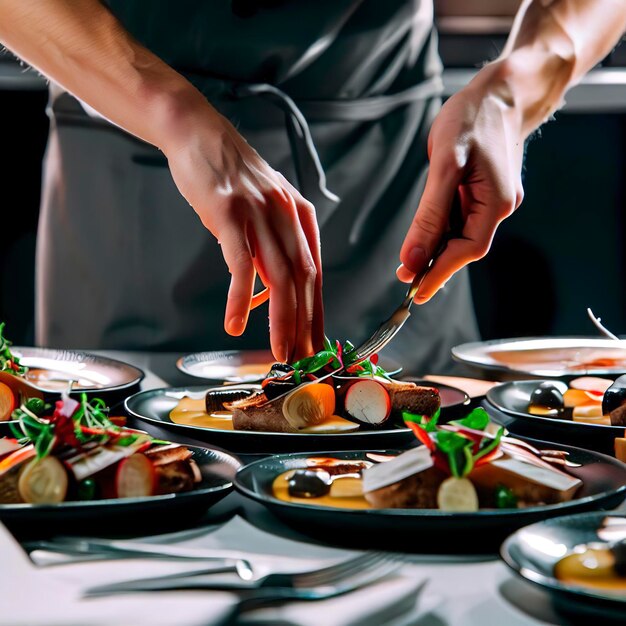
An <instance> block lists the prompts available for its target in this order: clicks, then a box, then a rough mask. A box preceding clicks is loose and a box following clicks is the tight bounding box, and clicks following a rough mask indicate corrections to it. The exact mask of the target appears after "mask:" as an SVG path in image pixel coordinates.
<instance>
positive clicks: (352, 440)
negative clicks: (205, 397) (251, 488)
mask: <svg viewBox="0 0 626 626" xmlns="http://www.w3.org/2000/svg"><path fill="white" fill-rule="evenodd" d="M416 382H419V381H416ZM423 382H424V384H425V385H427V386H429V387H435V388H437V389H439V390H440V393H441V398H442V421H445V420H446V419H451V418H452V417H456V416H457V415H458V413H459V410H460V409H462V408H463V407H466V406H467V405H468V404H469V402H470V398H469V396H468V395H467V394H466V393H465V392H463V391H461V390H460V389H455V388H454V387H449V386H447V385H439V384H433V383H428V382H426V381H423ZM241 387H244V388H246V387H247V388H254V385H236V386H233V387H231V389H236V388H241ZM211 389H217V390H219V389H223V387H206V386H192V387H176V388H164V389H151V390H148V391H141V392H139V393H136V394H135V395H133V396H130V397H129V398H127V399H126V401H125V403H124V405H125V407H126V410H127V411H128V413H129V414H130V415H132V416H134V417H136V418H137V419H140V420H144V421H146V422H150V423H152V424H156V425H157V426H162V427H164V428H168V429H171V430H175V431H178V432H181V433H186V434H187V435H189V436H190V437H193V438H194V439H199V440H201V441H208V442H210V443H212V444H214V445H217V446H221V447H224V448H226V449H228V450H236V451H238V452H243V451H254V452H281V451H282V452H284V451H294V450H347V449H363V448H371V447H378V448H379V447H389V448H398V447H403V446H406V445H410V444H411V443H413V441H415V436H414V435H413V433H412V432H411V431H410V430H409V429H408V428H404V427H402V426H397V427H393V428H388V429H384V430H361V431H356V432H349V433H335V434H311V433H272V432H261V431H248V430H221V429H215V428H202V427H198V426H188V425H186V424H175V423H174V422H172V421H171V420H170V418H169V414H170V412H171V410H172V409H173V408H174V407H175V406H176V404H177V403H178V402H179V401H180V399H181V398H182V397H183V396H185V395H188V394H204V393H206V392H207V391H209V390H211Z"/></svg>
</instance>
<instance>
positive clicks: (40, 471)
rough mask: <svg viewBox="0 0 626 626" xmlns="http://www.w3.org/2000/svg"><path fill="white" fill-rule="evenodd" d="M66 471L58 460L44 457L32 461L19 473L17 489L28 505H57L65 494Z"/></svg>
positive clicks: (63, 498)
mask: <svg viewBox="0 0 626 626" xmlns="http://www.w3.org/2000/svg"><path fill="white" fill-rule="evenodd" d="M67 484H68V480H67V471H66V470H65V466H64V465H63V463H61V461H59V459H57V458H56V457H53V456H46V457H44V458H43V459H33V460H32V461H30V462H29V463H28V465H26V467H24V469H23V470H22V472H21V473H20V478H19V481H18V483H17V488H18V491H19V493H20V497H21V498H22V500H23V501H24V502H28V503H29V504H57V503H58V502H63V500H65V495H66V494H67Z"/></svg>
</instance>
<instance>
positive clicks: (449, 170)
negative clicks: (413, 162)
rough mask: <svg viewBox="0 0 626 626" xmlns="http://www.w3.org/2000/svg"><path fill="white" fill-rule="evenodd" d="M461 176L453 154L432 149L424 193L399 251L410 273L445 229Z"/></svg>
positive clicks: (421, 263)
mask: <svg viewBox="0 0 626 626" xmlns="http://www.w3.org/2000/svg"><path fill="white" fill-rule="evenodd" d="M461 176H462V170H461V168H460V166H459V165H458V163H457V162H456V161H455V160H454V158H453V157H448V156H443V155H439V154H438V153H437V152H436V150H435V151H434V152H433V158H432V161H431V164H430V168H429V172H428V178H427V179H426V186H425V188H424V193H423V194H422V198H421V200H420V203H419V206H418V208H417V211H416V213H415V217H414V218H413V222H412V223H411V226H410V227H409V230H408V233H407V235H406V238H405V240H404V243H403V244H402V249H401V251H400V260H401V261H402V264H403V265H404V266H405V268H406V269H407V270H409V271H410V272H412V273H413V274H416V273H417V272H419V271H420V270H422V269H423V268H424V267H425V266H426V265H427V264H428V263H429V261H430V259H431V258H432V256H433V254H434V252H435V250H436V249H437V246H438V244H439V242H440V241H441V238H442V236H443V234H444V233H445V232H446V230H447V227H448V216H449V214H450V207H451V205H452V201H453V200H454V195H455V193H456V190H457V188H458V186H459V184H460V182H461Z"/></svg>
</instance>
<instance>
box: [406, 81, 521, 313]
mask: <svg viewBox="0 0 626 626" xmlns="http://www.w3.org/2000/svg"><path fill="white" fill-rule="evenodd" d="M523 151H524V137H523V135H522V128H521V122H520V119H519V115H518V113H517V112H516V110H515V109H514V108H512V107H510V106H509V105H508V104H507V103H506V102H505V101H504V100H503V99H502V98H501V97H500V96H499V95H498V94H497V93H493V92H491V91H490V89H489V86H488V85H484V84H483V83H479V84H477V85H469V86H468V87H466V88H465V89H463V90H462V91H460V92H458V93H457V94H455V95H454V96H453V97H451V98H450V99H449V100H448V101H447V102H446V103H445V104H444V106H443V107H442V109H441V112H440V113H439V115H438V116H437V118H436V119H435V121H434V123H433V126H432V129H431V132H430V136H429V140H428V156H429V159H430V169H429V172H428V178H427V181H426V187H425V189H424V193H423V195H422V198H421V201H420V203H419V207H418V209H417V212H416V214H415V218H414V219H413V222H412V224H411V226H410V228H409V231H408V234H407V236H406V239H405V240H404V244H403V246H402V250H401V252H400V260H401V261H402V265H400V267H399V268H398V270H397V275H398V278H399V279H400V280H401V281H403V282H411V281H412V280H413V277H414V276H415V274H416V273H417V272H419V271H421V270H422V269H423V268H424V267H425V266H426V265H427V264H428V262H429V261H430V259H431V258H432V256H433V254H434V253H435V251H436V249H437V247H438V245H439V243H440V241H441V239H442V237H443V235H444V233H445V232H446V231H447V229H448V224H449V217H450V210H451V207H452V205H453V203H454V204H455V211H457V210H460V213H461V215H460V218H461V222H462V225H463V226H462V232H461V233H457V234H455V238H452V239H451V240H450V241H449V242H448V245H447V247H446V249H445V250H444V252H443V253H442V254H441V256H440V257H439V258H438V259H437V260H436V261H435V263H434V264H433V267H432V268H431V270H430V272H429V273H428V275H427V276H426V278H425V280H424V282H423V283H422V286H421V287H420V290H419V292H418V293H417V295H416V297H415V302H418V303H422V302H426V301H427V300H429V299H430V298H432V296H433V295H434V294H435V293H436V292H437V290H438V289H439V288H440V287H442V286H443V285H444V284H445V283H446V282H447V281H448V280H449V279H450V277H451V276H452V275H453V274H454V273H455V272H457V271H458V270H459V269H461V268H462V267H464V266H465V265H467V264H468V263H470V262H472V261H476V260H477V259H480V258H482V257H483V256H485V254H487V251H488V250H489V247H490V245H491V241H492V239H493V236H494V233H495V231H496V228H497V226H498V224H500V222H501V221H502V220H503V219H505V218H506V217H508V216H509V215H511V213H512V212H513V211H514V210H515V209H516V208H517V207H518V206H519V205H520V203H521V202H522V197H523V189H522V181H521V175H520V174H521V169H522V158H523ZM458 217H459V216H457V219H456V220H454V221H457V222H458V221H459V220H458Z"/></svg>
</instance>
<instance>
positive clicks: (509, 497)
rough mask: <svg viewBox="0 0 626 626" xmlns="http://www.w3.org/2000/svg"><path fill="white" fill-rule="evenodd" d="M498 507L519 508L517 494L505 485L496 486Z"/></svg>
mask: <svg viewBox="0 0 626 626" xmlns="http://www.w3.org/2000/svg"><path fill="white" fill-rule="evenodd" d="M495 499H496V508H498V509H515V508H517V502H518V498H517V496H516V495H515V494H514V493H513V491H511V489H509V488H508V487H506V486H505V485H498V486H497V487H496V494H495Z"/></svg>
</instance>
